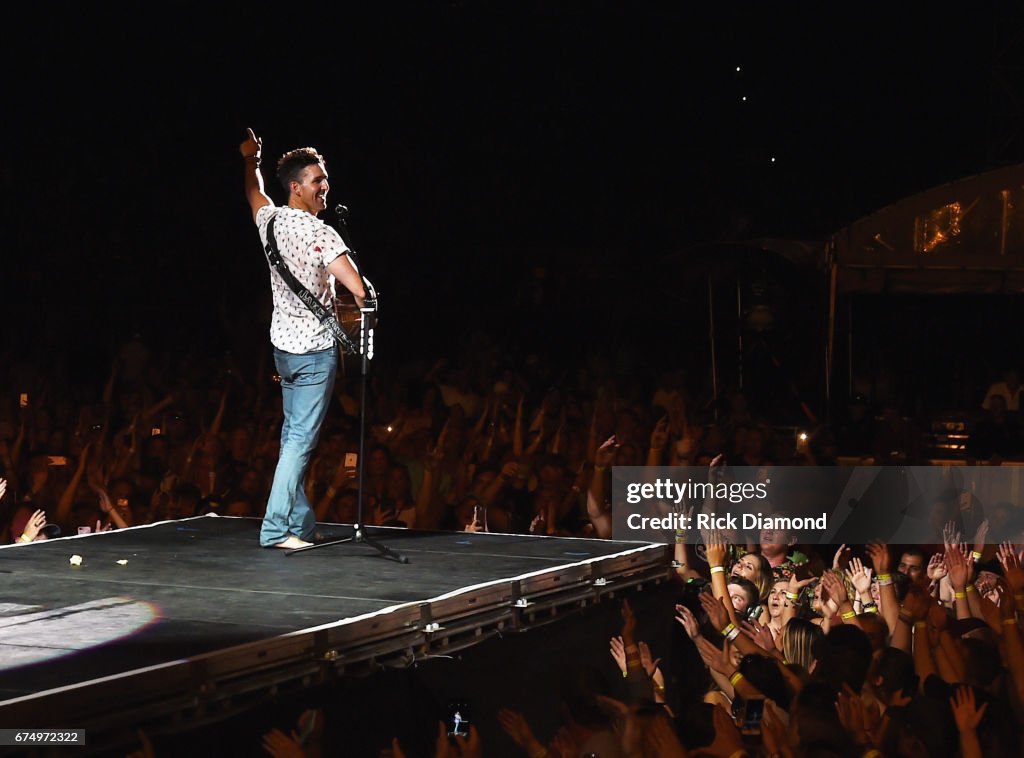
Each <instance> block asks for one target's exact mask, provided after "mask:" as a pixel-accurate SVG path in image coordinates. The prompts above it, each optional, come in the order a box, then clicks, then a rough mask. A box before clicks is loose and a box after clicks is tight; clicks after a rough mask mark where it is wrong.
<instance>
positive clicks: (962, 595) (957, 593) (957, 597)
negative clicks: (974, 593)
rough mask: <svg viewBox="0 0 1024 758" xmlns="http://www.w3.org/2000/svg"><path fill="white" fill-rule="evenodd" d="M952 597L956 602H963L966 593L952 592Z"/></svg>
mask: <svg viewBox="0 0 1024 758" xmlns="http://www.w3.org/2000/svg"><path fill="white" fill-rule="evenodd" d="M953 597H955V598H956V599H957V600H963V599H964V598H966V597H967V593H966V592H954V593H953Z"/></svg>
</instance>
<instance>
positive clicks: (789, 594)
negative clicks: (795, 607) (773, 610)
mask: <svg viewBox="0 0 1024 758" xmlns="http://www.w3.org/2000/svg"><path fill="white" fill-rule="evenodd" d="M786 599H787V600H799V599H800V593H799V592H787V593H786Z"/></svg>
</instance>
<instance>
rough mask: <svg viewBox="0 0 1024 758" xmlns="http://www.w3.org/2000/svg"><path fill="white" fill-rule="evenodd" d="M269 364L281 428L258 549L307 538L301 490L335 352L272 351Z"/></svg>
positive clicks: (311, 517) (311, 520) (309, 525)
mask: <svg viewBox="0 0 1024 758" xmlns="http://www.w3.org/2000/svg"><path fill="white" fill-rule="evenodd" d="M274 363H275V364H276V366H277V373H278V374H280V376H281V393H282V395H283V397H284V426H282V427H281V454H280V457H279V458H278V460H277V470H276V471H275V472H274V484H273V486H271V488H270V499H269V500H268V501H267V513H266V515H265V516H264V517H263V527H262V528H261V529H260V544H261V545H263V546H264V547H270V546H271V545H276V544H278V543H279V542H284V540H285V539H286V538H287V537H288V535H290V534H293V535H295V536H296V537H299V538H301V539H304V540H310V539H312V537H313V534H314V531H315V527H316V515H315V514H314V513H313V509H312V508H311V507H310V505H309V500H308V499H307V498H306V490H305V487H304V486H303V485H304V483H305V480H306V472H307V471H308V470H309V459H310V457H311V456H312V454H313V450H314V449H315V448H316V443H317V439H318V438H319V437H320V427H321V425H322V424H323V422H324V417H325V416H326V415H327V407H328V406H329V405H330V403H331V393H332V392H333V391H334V375H335V374H336V373H337V370H338V348H337V347H332V348H330V349H329V350H320V351H318V352H315V353H305V354H303V355H296V354H295V353H286V352H284V351H283V350H277V349H275V350H274Z"/></svg>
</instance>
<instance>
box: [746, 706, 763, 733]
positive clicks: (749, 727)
mask: <svg viewBox="0 0 1024 758" xmlns="http://www.w3.org/2000/svg"><path fill="white" fill-rule="evenodd" d="M763 716H764V699H763V698H757V699H750V700H746V701H744V703H743V715H742V716H741V720H740V731H741V732H742V733H743V734H760V733H761V718H762V717H763Z"/></svg>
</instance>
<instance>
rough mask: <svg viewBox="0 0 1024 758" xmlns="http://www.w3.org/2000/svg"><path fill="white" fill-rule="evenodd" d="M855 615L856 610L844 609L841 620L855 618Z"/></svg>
mask: <svg viewBox="0 0 1024 758" xmlns="http://www.w3.org/2000/svg"><path fill="white" fill-rule="evenodd" d="M856 617H857V611H846V613H844V614H843V621H849V620H850V619H852V618H856Z"/></svg>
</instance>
